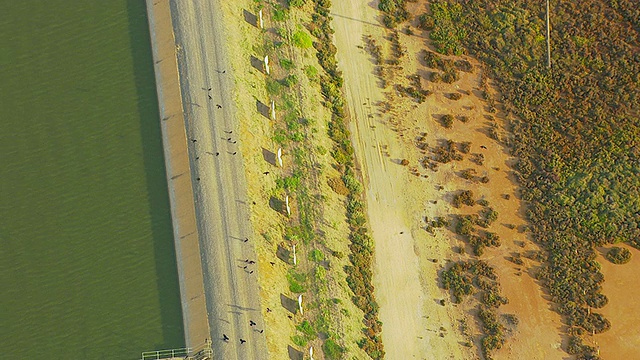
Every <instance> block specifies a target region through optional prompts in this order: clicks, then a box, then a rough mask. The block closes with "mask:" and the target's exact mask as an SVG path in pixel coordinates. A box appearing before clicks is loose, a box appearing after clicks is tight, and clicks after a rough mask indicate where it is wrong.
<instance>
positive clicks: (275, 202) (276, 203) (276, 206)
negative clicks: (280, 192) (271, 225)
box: [269, 196, 287, 214]
mask: <svg viewBox="0 0 640 360" xmlns="http://www.w3.org/2000/svg"><path fill="white" fill-rule="evenodd" d="M269 207H271V208H272V209H273V210H275V211H277V212H279V213H281V214H286V211H287V210H286V208H287V205H286V204H285V202H284V201H282V200H280V199H278V198H276V197H274V196H272V197H271V199H269Z"/></svg>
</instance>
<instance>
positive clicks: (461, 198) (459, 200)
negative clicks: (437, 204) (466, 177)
mask: <svg viewBox="0 0 640 360" xmlns="http://www.w3.org/2000/svg"><path fill="white" fill-rule="evenodd" d="M452 203H453V206H455V207H457V208H459V207H460V205H462V204H464V205H468V206H473V205H475V204H476V201H475V200H474V199H473V191H471V190H462V191H461V192H459V193H457V194H455V195H454V196H453V201H452Z"/></svg>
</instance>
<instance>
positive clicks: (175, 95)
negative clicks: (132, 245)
mask: <svg viewBox="0 0 640 360" xmlns="http://www.w3.org/2000/svg"><path fill="white" fill-rule="evenodd" d="M146 5H147V15H148V19H149V32H150V38H151V48H152V52H153V62H154V72H155V77H156V88H157V93H158V106H159V110H160V117H159V121H160V127H161V130H162V143H163V149H164V160H165V168H166V173H167V174H166V175H167V184H168V188H169V199H170V206H171V219H172V223H173V237H174V242H175V248H176V262H177V265H178V277H179V283H180V299H181V304H182V318H183V324H184V337H185V344H186V346H187V347H190V348H196V347H200V346H201V345H202V344H203V343H205V342H206V341H207V340H208V338H209V321H208V317H207V308H206V299H205V295H204V280H203V274H202V262H201V259H202V258H201V255H200V246H199V242H198V230H197V226H196V215H195V202H194V196H193V188H192V179H191V166H190V164H189V157H188V149H187V145H188V142H187V137H186V130H185V126H184V124H185V123H184V116H183V112H182V99H181V95H180V94H181V92H180V78H179V74H178V64H177V56H176V43H175V37H174V32H173V27H172V26H173V25H172V21H171V10H170V7H169V1H168V0H160V1H159V0H146Z"/></svg>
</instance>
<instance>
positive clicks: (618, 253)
mask: <svg viewBox="0 0 640 360" xmlns="http://www.w3.org/2000/svg"><path fill="white" fill-rule="evenodd" d="M606 257H607V260H609V261H611V262H612V263H614V264H626V263H628V262H629V261H631V251H629V249H626V248H623V247H618V246H614V247H612V248H611V250H609V251H607V255H606Z"/></svg>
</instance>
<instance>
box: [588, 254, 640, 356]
mask: <svg viewBox="0 0 640 360" xmlns="http://www.w3.org/2000/svg"><path fill="white" fill-rule="evenodd" d="M616 246H623V247H626V248H627V249H629V250H630V251H631V254H632V256H631V261H630V262H629V263H627V264H624V265H616V264H613V263H611V262H610V261H609V260H607V259H605V258H604V256H598V259H597V260H598V262H600V265H602V270H601V271H602V273H603V274H604V280H605V281H604V284H603V285H602V293H603V294H605V295H607V297H608V298H609V303H608V304H607V305H606V306H605V307H603V308H602V309H599V310H598V312H600V313H602V314H603V315H604V316H605V317H606V318H607V319H609V321H611V329H609V331H607V332H604V333H602V334H598V335H596V336H595V337H590V336H586V337H585V343H586V344H588V345H591V346H595V347H596V348H599V349H600V355H601V356H602V358H603V359H607V360H616V359H635V358H637V357H638V354H640V331H638V324H640V307H638V306H636V304H637V303H636V301H637V299H640V287H639V286H638V269H639V268H640V251H638V250H637V249H635V248H633V247H630V246H626V245H620V244H618V245H616ZM609 248H610V247H606V248H600V249H599V251H600V253H601V255H604V254H606V251H607V250H608V249H609Z"/></svg>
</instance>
